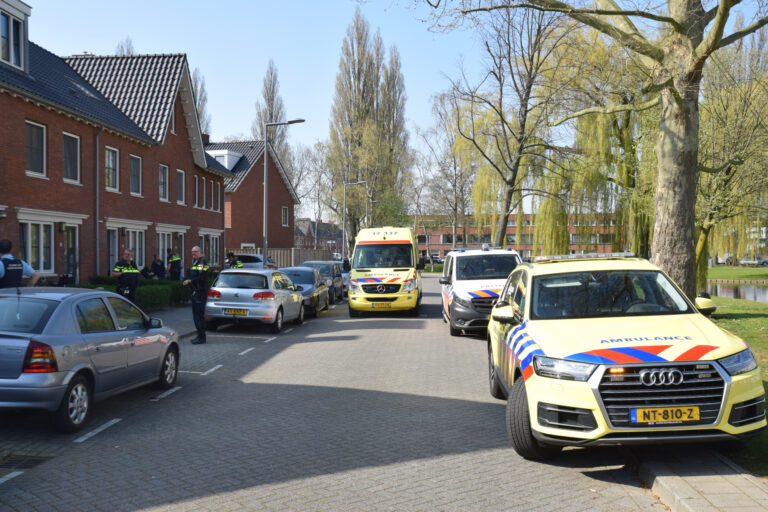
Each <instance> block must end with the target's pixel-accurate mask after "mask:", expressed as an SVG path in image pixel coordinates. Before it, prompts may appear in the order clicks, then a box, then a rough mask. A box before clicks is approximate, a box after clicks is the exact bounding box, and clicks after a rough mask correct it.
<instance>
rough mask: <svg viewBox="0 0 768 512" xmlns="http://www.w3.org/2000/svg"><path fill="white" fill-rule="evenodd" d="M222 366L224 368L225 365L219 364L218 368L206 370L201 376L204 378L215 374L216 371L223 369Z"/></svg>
mask: <svg viewBox="0 0 768 512" xmlns="http://www.w3.org/2000/svg"><path fill="white" fill-rule="evenodd" d="M222 366H224V365H223V364H217V365H216V366H214V367H213V368H211V369H210V370H206V371H204V372H203V373H201V374H200V375H202V376H206V375H210V374H212V373H213V372H215V371H216V370H218V369H219V368H221V367H222Z"/></svg>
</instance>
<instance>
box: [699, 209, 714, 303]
mask: <svg viewBox="0 0 768 512" xmlns="http://www.w3.org/2000/svg"><path fill="white" fill-rule="evenodd" d="M696 231H697V235H696V287H697V288H698V289H699V290H706V289H707V271H708V267H709V261H708V260H709V247H708V246H707V239H708V238H709V233H710V232H711V231H712V224H710V223H706V224H704V226H702V227H700V228H697V230H696Z"/></svg>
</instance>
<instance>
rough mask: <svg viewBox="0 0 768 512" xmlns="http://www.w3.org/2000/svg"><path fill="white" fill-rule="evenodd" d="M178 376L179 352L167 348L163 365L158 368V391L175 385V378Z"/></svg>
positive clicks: (173, 348) (172, 348)
mask: <svg viewBox="0 0 768 512" xmlns="http://www.w3.org/2000/svg"><path fill="white" fill-rule="evenodd" d="M178 375H179V352H178V350H177V349H176V347H171V348H169V349H168V350H167V351H166V353H165V357H164V358H163V364H162V365H161V366H160V375H159V376H158V378H157V387H159V388H160V389H171V388H172V387H173V385H174V384H176V377H177V376H178Z"/></svg>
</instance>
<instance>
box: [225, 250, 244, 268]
mask: <svg viewBox="0 0 768 512" xmlns="http://www.w3.org/2000/svg"><path fill="white" fill-rule="evenodd" d="M227 267H228V268H243V262H242V261H240V260H239V259H237V258H235V253H233V252H228V253H227Z"/></svg>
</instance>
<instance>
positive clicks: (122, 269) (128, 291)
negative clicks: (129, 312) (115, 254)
mask: <svg viewBox="0 0 768 512" xmlns="http://www.w3.org/2000/svg"><path fill="white" fill-rule="evenodd" d="M140 275H141V272H139V269H138V267H136V263H135V262H134V261H133V253H131V251H130V250H129V249H126V250H124V251H123V259H121V260H118V262H117V263H115V267H114V268H113V269H112V277H116V278H117V293H118V294H120V295H122V296H123V297H125V298H127V299H128V300H130V301H131V302H133V301H134V300H135V298H136V287H137V286H139V276H140Z"/></svg>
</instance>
